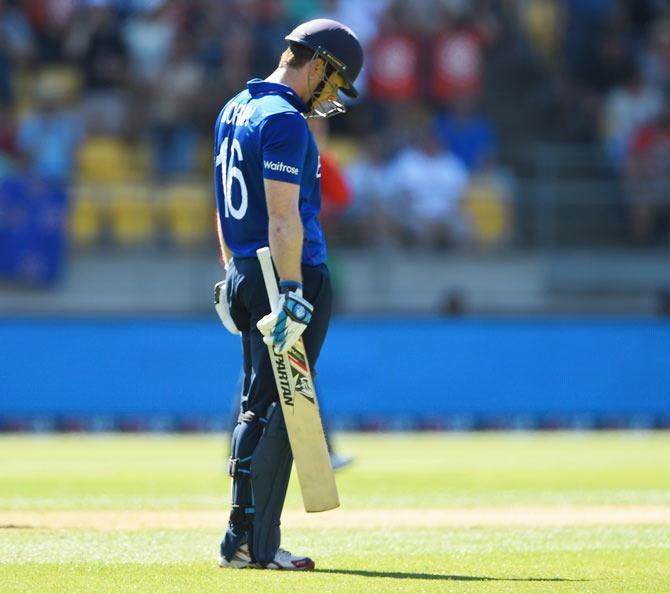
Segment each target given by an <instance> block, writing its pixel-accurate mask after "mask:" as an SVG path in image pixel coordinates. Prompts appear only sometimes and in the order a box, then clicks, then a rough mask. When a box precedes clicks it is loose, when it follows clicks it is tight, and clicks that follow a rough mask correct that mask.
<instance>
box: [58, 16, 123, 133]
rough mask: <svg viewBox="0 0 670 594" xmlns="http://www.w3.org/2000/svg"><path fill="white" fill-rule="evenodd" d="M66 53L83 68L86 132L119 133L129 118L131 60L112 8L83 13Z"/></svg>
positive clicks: (83, 109) (83, 108) (70, 38)
mask: <svg viewBox="0 0 670 594" xmlns="http://www.w3.org/2000/svg"><path fill="white" fill-rule="evenodd" d="M67 50H68V54H69V55H70V56H71V57H73V58H74V59H77V60H80V61H81V65H82V74H83V86H84V96H83V101H82V111H83V117H84V121H85V123H86V127H87V130H88V131H89V132H91V133H97V132H100V133H103V134H118V133H119V132H120V131H121V130H122V128H123V126H124V124H125V121H126V117H127V114H126V100H127V98H126V96H125V89H126V87H127V83H128V82H129V81H128V65H129V60H128V51H127V48H126V45H125V42H124V40H123V37H122V35H121V26H120V22H119V20H118V17H117V15H116V13H115V12H114V11H113V10H112V8H111V7H110V6H107V5H99V6H93V7H91V8H89V9H87V10H84V11H82V13H81V15H80V19H79V20H78V21H77V25H76V26H74V27H72V29H71V32H70V37H69V39H68V43H67Z"/></svg>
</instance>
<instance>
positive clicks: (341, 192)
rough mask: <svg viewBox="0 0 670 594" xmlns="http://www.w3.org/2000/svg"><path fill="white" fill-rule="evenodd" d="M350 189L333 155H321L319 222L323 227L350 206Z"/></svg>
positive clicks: (325, 153)
mask: <svg viewBox="0 0 670 594" xmlns="http://www.w3.org/2000/svg"><path fill="white" fill-rule="evenodd" d="M351 199H352V196H351V188H350V187H349V184H348V182H347V180H346V179H345V177H344V175H343V174H342V171H341V169H340V166H339V165H338V163H337V159H336V158H335V156H334V155H332V154H330V153H327V152H322V153H321V221H322V223H323V224H324V225H325V226H328V225H329V224H331V223H332V222H333V220H334V219H336V218H337V216H338V215H339V214H340V213H341V212H342V211H343V210H344V209H346V208H347V206H349V205H350V204H351Z"/></svg>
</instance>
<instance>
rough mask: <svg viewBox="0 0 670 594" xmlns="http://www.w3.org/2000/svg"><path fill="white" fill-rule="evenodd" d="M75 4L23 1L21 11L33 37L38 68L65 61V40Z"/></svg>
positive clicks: (62, 0)
mask: <svg viewBox="0 0 670 594" xmlns="http://www.w3.org/2000/svg"><path fill="white" fill-rule="evenodd" d="M76 7H77V3H76V2H72V1H69V0H23V10H24V12H25V15H26V17H27V19H28V21H29V23H30V25H31V27H32V30H33V33H34V37H35V57H36V59H37V63H38V64H39V65H40V66H44V65H47V64H48V65H53V64H62V63H63V62H64V61H65V60H66V57H67V56H66V52H65V40H66V39H67V31H68V27H69V24H70V21H71V19H72V16H73V13H74V10H75V8H76Z"/></svg>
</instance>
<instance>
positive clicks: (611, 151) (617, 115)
mask: <svg viewBox="0 0 670 594" xmlns="http://www.w3.org/2000/svg"><path fill="white" fill-rule="evenodd" d="M660 108H661V93H660V91H659V90H658V89H656V88H654V87H651V86H649V85H648V84H647V83H646V82H645V80H644V78H643V77H642V75H641V73H640V72H639V71H638V70H632V71H631V73H630V74H629V77H628V79H627V81H626V84H625V85H623V86H621V87H616V88H614V89H612V90H611V91H610V92H609V93H608V94H607V96H606V98H605V105H604V109H603V128H604V129H603V140H604V144H605V150H606V152H607V155H608V157H609V158H610V160H611V162H612V164H613V165H614V167H615V168H616V170H620V169H621V166H622V165H623V163H624V159H625V156H626V152H627V150H628V147H629V143H630V139H631V135H632V134H633V132H634V131H635V130H636V129H637V128H639V127H640V126H641V125H642V124H645V123H646V122H648V121H650V120H651V119H653V118H655V117H656V116H657V115H658V112H659V111H660Z"/></svg>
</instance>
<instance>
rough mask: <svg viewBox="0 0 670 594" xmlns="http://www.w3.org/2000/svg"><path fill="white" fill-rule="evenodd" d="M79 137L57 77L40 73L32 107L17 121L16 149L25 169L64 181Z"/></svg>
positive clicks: (77, 122)
mask: <svg viewBox="0 0 670 594" xmlns="http://www.w3.org/2000/svg"><path fill="white" fill-rule="evenodd" d="M82 139H83V127H82V125H81V121H80V120H79V118H78V117H77V116H76V115H75V114H74V113H73V112H72V111H70V110H69V109H68V108H67V107H66V105H65V93H64V89H62V88H61V87H60V85H59V81H58V79H55V78H50V77H49V76H42V78H41V79H40V80H39V81H38V83H37V88H36V91H35V105H34V109H33V110H32V111H30V112H29V113H27V114H26V115H25V116H23V117H22V118H21V120H20V122H19V127H18V133H17V148H18V152H19V155H20V156H21V158H22V160H23V161H24V163H25V165H26V167H27V169H28V171H29V172H31V173H33V174H36V175H38V176H40V177H41V178H43V179H45V180H48V181H49V182H51V183H56V184H62V183H66V182H68V181H69V180H70V179H71V178H72V175H73V173H74V165H75V156H76V152H77V148H78V147H79V144H80V143H81V141H82Z"/></svg>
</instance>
